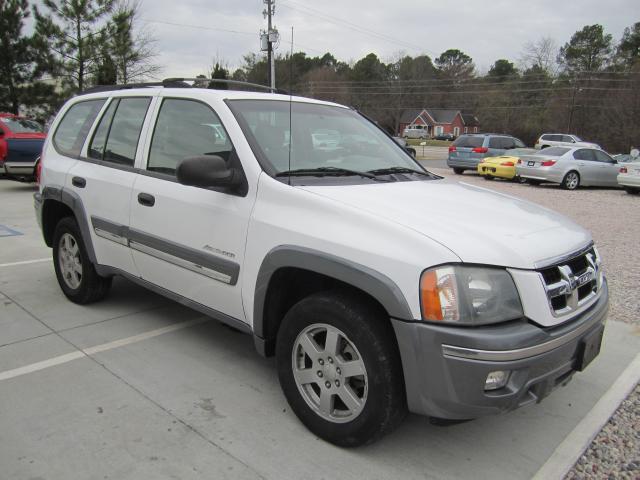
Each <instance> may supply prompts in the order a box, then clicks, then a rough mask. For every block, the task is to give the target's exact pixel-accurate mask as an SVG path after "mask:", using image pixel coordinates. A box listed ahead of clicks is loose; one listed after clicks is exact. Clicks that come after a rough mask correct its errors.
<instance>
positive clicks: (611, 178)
mask: <svg viewBox="0 0 640 480" xmlns="http://www.w3.org/2000/svg"><path fill="white" fill-rule="evenodd" d="M618 170H619V167H618V163H617V162H616V161H615V159H613V158H611V157H610V156H609V155H608V154H607V153H605V152H603V151H602V150H598V149H595V148H567V147H549V148H545V149H544V150H541V151H540V152H539V153H538V155H536V156H535V157H527V158H526V159H521V160H518V164H517V165H516V174H517V175H519V176H520V177H521V178H523V179H526V180H527V181H529V183H532V184H538V183H541V182H551V183H558V184H560V185H561V186H562V188H565V189H567V190H575V189H576V188H578V187H579V186H581V185H582V186H597V187H616V186H618V181H617V177H618Z"/></svg>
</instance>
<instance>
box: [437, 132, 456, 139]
mask: <svg viewBox="0 0 640 480" xmlns="http://www.w3.org/2000/svg"><path fill="white" fill-rule="evenodd" d="M433 138H434V139H435V140H449V141H453V140H455V139H456V136H455V135H454V134H453V133H441V134H440V135H436V136H435V137H433Z"/></svg>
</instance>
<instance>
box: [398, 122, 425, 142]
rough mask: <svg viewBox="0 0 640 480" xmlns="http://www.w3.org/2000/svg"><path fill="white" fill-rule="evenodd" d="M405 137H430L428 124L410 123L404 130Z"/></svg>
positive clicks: (403, 135)
mask: <svg viewBox="0 0 640 480" xmlns="http://www.w3.org/2000/svg"><path fill="white" fill-rule="evenodd" d="M402 137H403V138H420V139H423V140H424V139H427V138H429V129H428V127H427V126H426V125H409V126H408V127H406V128H405V129H404V132H402Z"/></svg>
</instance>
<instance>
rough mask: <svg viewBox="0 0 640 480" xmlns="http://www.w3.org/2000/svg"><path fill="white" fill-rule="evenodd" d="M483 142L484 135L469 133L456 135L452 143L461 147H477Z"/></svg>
mask: <svg viewBox="0 0 640 480" xmlns="http://www.w3.org/2000/svg"><path fill="white" fill-rule="evenodd" d="M483 143H484V137H478V136H471V135H462V136H461V137H458V138H457V139H456V141H455V142H453V144H454V145H455V146H456V147H462V148H465V147H466V148H478V147H481V146H482V144H483Z"/></svg>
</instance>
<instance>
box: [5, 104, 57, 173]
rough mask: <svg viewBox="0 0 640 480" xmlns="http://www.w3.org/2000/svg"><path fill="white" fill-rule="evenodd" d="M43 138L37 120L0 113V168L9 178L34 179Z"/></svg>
mask: <svg viewBox="0 0 640 480" xmlns="http://www.w3.org/2000/svg"><path fill="white" fill-rule="evenodd" d="M45 138H46V134H45V133H44V131H43V129H42V126H41V125H40V124H39V123H38V122H35V121H33V120H29V119H28V118H24V117H20V116H18V115H14V114H12V113H0V170H2V169H4V172H5V174H6V175H7V176H8V177H11V178H16V179H19V180H36V177H37V170H38V165H37V164H38V162H39V160H40V154H41V152H42V146H43V145H44V139H45Z"/></svg>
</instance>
